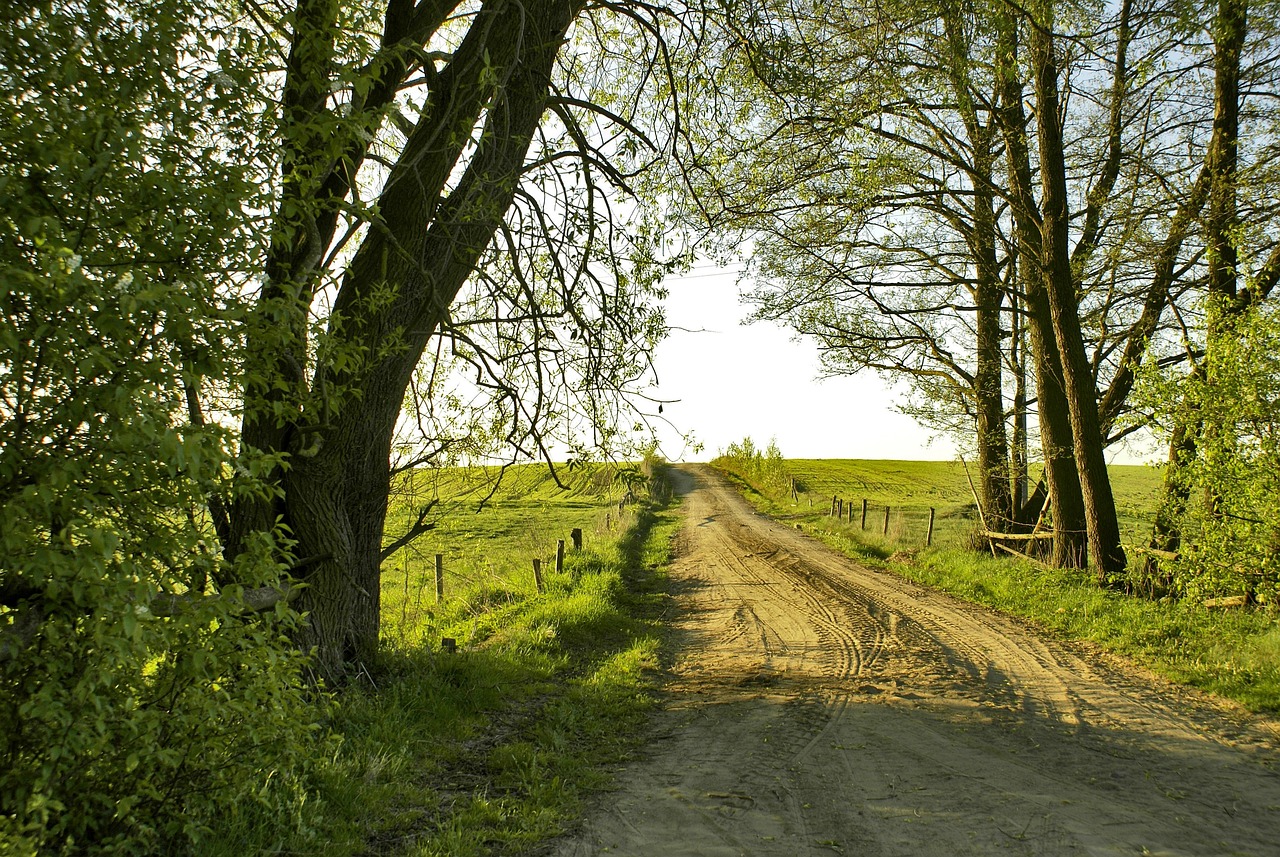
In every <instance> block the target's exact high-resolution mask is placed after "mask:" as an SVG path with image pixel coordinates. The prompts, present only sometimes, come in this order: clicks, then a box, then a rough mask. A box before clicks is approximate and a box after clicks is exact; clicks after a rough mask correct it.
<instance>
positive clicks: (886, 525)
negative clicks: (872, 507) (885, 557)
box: [881, 506, 889, 536]
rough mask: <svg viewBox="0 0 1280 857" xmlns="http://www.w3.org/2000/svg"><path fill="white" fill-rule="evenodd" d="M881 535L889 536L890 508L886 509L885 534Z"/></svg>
mask: <svg viewBox="0 0 1280 857" xmlns="http://www.w3.org/2000/svg"><path fill="white" fill-rule="evenodd" d="M881 535H886V536H887V535H889V507H888V506H885V507H884V532H883V533H882V534H881Z"/></svg>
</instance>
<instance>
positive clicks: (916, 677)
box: [544, 466, 1280, 857]
mask: <svg viewBox="0 0 1280 857" xmlns="http://www.w3.org/2000/svg"><path fill="white" fill-rule="evenodd" d="M676 479H677V480H678V487H679V489H680V490H681V491H682V492H683V493H684V494H685V501H684V511H685V514H686V515H687V519H686V523H685V526H684V529H683V530H682V532H681V535H680V537H679V542H678V545H677V557H676V562H675V565H674V568H673V575H674V578H675V581H676V584H675V585H676V604H677V611H676V612H677V615H676V617H675V625H676V634H677V638H676V642H677V652H676V662H675V663H674V665H673V667H672V670H671V674H670V675H669V677H668V680H667V682H666V685H665V689H664V708H663V711H662V712H661V713H659V714H658V715H657V716H656V717H655V719H654V724H653V728H652V735H651V736H650V740H649V743H648V746H647V749H646V751H645V753H644V754H643V757H642V758H641V759H638V760H637V761H636V762H634V763H632V764H630V765H628V766H627V767H626V768H624V769H623V770H621V771H620V772H619V773H618V785H617V788H616V790H615V791H612V792H610V793H608V794H606V795H604V796H603V798H602V799H601V800H600V801H599V802H598V803H597V805H596V806H595V807H594V808H593V809H592V810H591V811H590V812H589V813H588V816H587V818H586V820H585V822H584V823H583V825H582V828H581V830H580V831H578V832H577V833H576V834H575V835H573V836H571V837H566V838H565V839H562V840H560V841H559V842H557V843H554V845H553V847H552V849H551V851H550V852H549V853H552V854H555V855H558V857H580V855H595V854H617V855H645V857H650V855H652V857H665V855H673V857H681V855H700V857H720V855H726V857H727V855H787V857H790V855H811V854H813V855H823V854H825V855H830V854H850V855H855V854H856V855H965V854H983V855H985V854H1029V855H1056V854H1080V855H1085V854H1089V855H1113V854H1115V855H1119V854H1124V855H1140V854H1159V855H1234V854H1252V855H1280V773H1277V771H1278V770H1280V768H1278V767H1277V762H1280V731H1278V730H1277V728H1276V724H1275V723H1274V721H1269V720H1265V719H1260V718H1254V717H1250V716H1248V715H1245V714H1243V713H1240V712H1237V711H1235V710H1234V709H1231V708H1229V707H1226V706H1221V705H1218V704H1216V703H1214V702H1213V701H1212V700H1210V699H1208V698H1206V697H1204V696H1203V695H1200V694H1196V693H1194V692H1190V691H1187V690H1183V689H1179V688H1176V687H1174V686H1172V685H1169V684H1168V683H1165V682H1162V681H1160V680H1158V679H1156V678H1154V677H1152V676H1150V675H1147V674H1145V673H1144V672H1142V671H1141V670H1137V669H1135V668H1133V667H1130V666H1125V665H1124V664H1123V663H1120V662H1119V661H1118V660H1117V659H1114V658H1104V657H1103V656H1101V655H1098V654H1096V653H1093V652H1091V651H1090V650H1087V649H1085V648H1083V647H1075V646H1068V645H1064V644H1062V643H1059V642H1053V641H1049V640H1046V639H1043V638H1042V637H1040V636H1038V635H1037V634H1036V633H1034V632H1033V631H1032V630H1029V629H1028V628H1027V627H1026V626H1025V625H1022V624H1020V623H1018V622H1015V621H1013V620H1010V619H1007V618H1005V617H1002V616H1000V615H998V614H995V613H993V612H990V611H987V610H984V609H982V608H978V607H974V606H971V605H966V604H963V603H961V602H958V601H955V600H953V599H951V598H948V597H946V596H943V595H939V594H937V593H934V592H932V591H930V590H926V589H923V588H921V587H919V586H916V585H914V584H912V583H909V582H906V581H904V580H902V579H901V578H898V577H896V576H894V575H892V574H890V573H886V572H876V571H870V570H867V569H865V568H862V567H860V566H858V565H857V564H855V563H853V562H852V561H850V560H848V559H846V558H844V557H841V556H839V555H837V554H835V553H833V552H832V551H830V550H828V549H827V548H825V547H823V546H822V545H820V544H818V543H817V542H815V541H814V540H812V539H810V538H808V537H806V536H804V535H803V534H801V533H799V532H797V531H796V530H794V529H791V528H788V527H786V526H784V525H782V524H778V523H775V522H773V521H770V520H768V519H766V518H764V517H762V516H760V515H757V514H756V513H755V512H754V511H753V510H752V509H751V508H750V507H749V506H748V505H747V504H746V503H745V501H743V500H742V499H741V498H740V497H739V496H737V494H736V493H735V492H734V491H733V490H732V489H731V488H730V487H729V486H728V485H727V484H726V483H725V482H724V481H723V480H722V479H721V478H720V477H718V476H717V475H716V474H715V473H714V472H713V471H711V470H709V469H707V468H703V467H697V466H689V467H685V468H682V469H681V470H680V471H678V472H677V473H676ZM544 853H545V852H544Z"/></svg>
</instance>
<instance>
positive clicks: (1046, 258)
mask: <svg viewBox="0 0 1280 857" xmlns="http://www.w3.org/2000/svg"><path fill="white" fill-rule="evenodd" d="M1030 52H1031V65H1032V74H1033V76H1034V81H1035V92H1036V105H1037V109H1036V117H1037V122H1036V130H1037V136H1038V140H1039V145H1040V179H1041V181H1040V185H1041V208H1042V221H1041V230H1040V232H1041V253H1040V264H1041V268H1042V273H1043V278H1044V283H1045V291H1046V293H1047V295H1048V298H1049V309H1050V315H1051V321H1052V325H1053V334H1054V337H1055V338H1056V339H1057V342H1058V352H1059V354H1060V356H1061V359H1062V380H1063V391H1064V392H1065V393H1066V398H1067V411H1068V414H1069V415H1070V418H1071V430H1072V438H1073V441H1074V444H1073V446H1074V450H1075V459H1076V468H1077V470H1078V471H1079V473H1080V488H1081V493H1082V494H1083V496H1084V505H1085V515H1086V524H1087V527H1088V535H1089V549H1090V551H1091V553H1092V554H1093V564H1094V567H1095V569H1096V570H1097V578H1098V581H1099V583H1102V584H1108V585H1109V584H1111V583H1113V582H1114V579H1115V578H1117V577H1118V576H1120V575H1121V574H1123V573H1124V570H1125V564H1126V558H1125V553H1124V548H1123V547H1122V546H1121V544H1120V523H1119V519H1118V517H1117V515H1116V505H1115V498H1114V496H1113V495H1112V492H1111V479H1110V476H1109V475H1108V473H1107V462H1106V458H1105V455H1104V450H1105V446H1104V444H1103V437H1102V432H1101V427H1100V425H1099V421H1098V394H1097V384H1096V383H1095V381H1094V377H1093V370H1092V367H1091V366H1090V363H1089V358H1088V355H1087V354H1086V352H1085V347H1084V337H1083V334H1082V332H1081V329H1080V318H1079V309H1080V306H1079V301H1078V299H1077V297H1076V288H1075V278H1074V276H1073V275H1072V270H1071V253H1070V248H1069V244H1068V227H1069V223H1068V217H1069V214H1068V210H1067V203H1068V196H1067V176H1066V159H1065V149H1064V146H1063V141H1062V126H1061V124H1060V121H1059V112H1058V110H1059V105H1058V66H1057V58H1056V56H1055V47H1054V40H1053V35H1052V32H1051V30H1049V29H1048V28H1046V27H1043V26H1042V25H1035V26H1032V27H1031V37H1030Z"/></svg>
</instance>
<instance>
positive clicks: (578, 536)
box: [569, 527, 582, 551]
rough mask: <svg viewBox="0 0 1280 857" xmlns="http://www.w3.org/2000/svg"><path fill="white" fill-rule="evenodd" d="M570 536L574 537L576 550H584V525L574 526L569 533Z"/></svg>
mask: <svg viewBox="0 0 1280 857" xmlns="http://www.w3.org/2000/svg"><path fill="white" fill-rule="evenodd" d="M569 538H571V539H573V549H574V550H576V551H580V550H582V527H574V528H573V530H572V531H571V532H570V533H569Z"/></svg>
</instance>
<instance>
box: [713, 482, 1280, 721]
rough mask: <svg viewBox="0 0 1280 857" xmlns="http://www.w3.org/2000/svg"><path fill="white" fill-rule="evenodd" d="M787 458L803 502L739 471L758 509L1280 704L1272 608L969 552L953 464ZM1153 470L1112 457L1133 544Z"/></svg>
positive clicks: (1147, 515) (1261, 707)
mask: <svg viewBox="0 0 1280 857" xmlns="http://www.w3.org/2000/svg"><path fill="white" fill-rule="evenodd" d="M787 466H788V468H789V469H790V470H791V472H792V474H793V475H794V476H795V477H796V481H797V485H798V487H801V488H802V489H803V490H802V492H801V493H800V498H799V501H797V500H795V499H794V498H793V497H791V496H790V495H789V494H786V493H785V492H778V491H769V490H767V489H766V490H764V491H763V492H762V491H761V490H758V489H757V488H756V487H754V486H749V485H746V483H745V482H744V481H743V480H742V479H740V478H737V477H734V478H735V480H736V481H737V483H738V484H739V486H740V487H742V489H743V491H744V493H745V494H746V495H747V497H748V499H750V500H751V501H752V502H753V503H754V504H755V505H756V506H757V507H758V508H760V509H761V510H762V511H764V512H767V513H769V514H771V515H774V516H778V517H783V518H786V519H788V520H789V521H791V522H793V523H797V524H799V525H800V526H801V527H802V528H803V529H804V530H806V531H807V532H809V533H811V534H812V535H814V536H816V537H817V538H819V539H821V540H822V541H824V542H826V543H827V544H829V545H831V546H832V547H834V548H836V549H837V550H840V551H842V552H844V553H846V554H847V555H849V556H851V557H853V558H855V559H858V560H859V561H861V562H863V563H866V564H869V565H873V566H875V567H879V568H886V569H889V570H892V571H894V572H896V573H898V574H901V575H902V576H904V577H907V578H909V579H911V580H914V581H916V582H918V583H921V584H924V585H927V586H931V587H934V588H937V589H941V590H943V591H945V592H949V593H951V594H952V595H955V596H957V597H960V598H963V599H966V600H969V601H973V602H976V603H979V604H984V605H986V606H989V607H993V608H996V609H998V610H1001V611H1004V612H1006V613H1009V614H1012V615H1015V616H1020V617H1023V618H1025V619H1028V620H1031V621H1032V622H1034V623H1036V624H1038V625H1040V626H1041V627H1043V628H1045V629H1047V630H1048V631H1050V632H1051V633H1053V634H1056V635H1058V636H1060V637H1063V638H1069V639H1079V640H1089V641H1091V642H1094V643H1097V644H1098V645H1101V646H1103V647H1104V648H1107V649H1109V650H1111V651H1114V652H1118V653H1121V654H1124V655H1127V656H1129V657H1131V658H1133V659H1134V660H1136V661H1138V662H1139V663H1141V664H1143V665H1145V666H1146V667H1148V668H1150V669H1151V670H1153V671H1155V672H1157V673H1160V674H1163V675H1165V676H1167V677H1169V678H1171V679H1173V680H1175V681H1179V682H1183V683H1186V684H1190V685H1193V686H1196V687H1199V688H1202V689H1204V690H1208V691H1211V692H1213V693H1217V694H1219V695H1221V696H1224V697H1227V698H1229V699H1233V700H1236V701H1237V702H1240V703H1242V704H1243V705H1245V706H1247V707H1249V708H1251V709H1253V710H1255V711H1280V625H1277V620H1276V616H1275V614H1274V613H1270V612H1265V611H1261V610H1243V609H1240V610H1230V611H1211V610H1208V609H1206V608H1205V607H1203V606H1202V605H1201V604H1200V603H1198V602H1193V601H1172V600H1167V599H1166V600H1163V601H1159V602H1155V601H1149V600H1145V599H1140V598H1134V597H1131V596H1126V595H1123V594H1120V593H1117V592H1112V591H1107V590H1103V589H1100V588H1099V587H1097V586H1096V585H1094V583H1093V577H1092V574H1091V573H1089V572H1087V571H1070V570H1064V569H1049V568H1046V567H1044V566H1042V565H1040V564H1037V563H1033V562H1029V561H1024V560H1019V559H1015V558H1011V557H1010V558H1004V557H1001V558H992V557H991V556H990V555H989V554H980V553H975V552H973V551H970V550H968V549H966V547H965V543H966V541H967V539H968V536H969V534H970V533H971V532H972V531H973V528H974V527H975V525H976V523H977V521H976V517H977V516H976V513H975V511H974V506H973V499H972V497H971V496H970V491H969V484H968V481H967V480H966V478H965V474H964V469H963V467H962V466H961V465H959V464H954V463H950V462H902V461H810V460H788V461H787ZM730 475H731V476H732V475H733V474H730ZM1160 478H1161V474H1160V471H1159V470H1158V469H1157V468H1150V467H1135V466H1113V467H1112V468H1111V479H1112V486H1113V490H1114V491H1115V494H1116V503H1117V506H1118V507H1119V511H1120V515H1121V524H1122V529H1123V531H1124V533H1125V537H1126V541H1128V542H1129V543H1130V544H1134V543H1140V542H1141V540H1142V538H1143V536H1145V534H1146V533H1148V532H1149V528H1150V520H1151V514H1152V510H1153V508H1154V504H1155V502H1156V499H1157V497H1158V494H1159V486H1160ZM833 494H835V495H839V496H843V497H846V498H852V499H854V501H855V503H857V506H856V508H857V509H858V510H859V515H858V516H855V520H854V522H853V523H849V522H848V520H847V519H845V520H843V521H837V520H836V519H834V518H831V517H830V516H829V515H828V514H827V512H828V509H829V507H830V503H831V497H832V495H833ZM864 496H865V497H868V499H869V500H870V501H871V504H872V507H873V508H876V507H878V515H869V517H868V528H867V530H866V531H863V530H862V529H861V526H860V521H859V520H858V517H860V509H861V498H862V497H864ZM811 497H812V498H814V504H813V508H812V509H810V508H809V502H808V501H809V499H810V498H811ZM886 503H887V504H890V505H891V507H900V508H902V509H903V510H904V512H903V514H902V516H901V518H898V519H895V518H893V517H892V516H891V519H890V532H889V535H888V536H887V537H886V536H884V535H882V534H881V529H882V527H883V523H884V517H883V516H884V506H885V505H886ZM929 506H933V507H934V508H936V509H937V511H938V519H937V522H938V526H937V531H936V533H935V540H934V546H933V547H932V548H927V549H926V548H924V547H923V543H924V536H925V532H926V528H927V520H928V518H927V515H928V508H929ZM922 510H923V515H921V511H922ZM873 522H874V525H873ZM1131 561H1134V555H1133V554H1132V552H1131Z"/></svg>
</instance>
